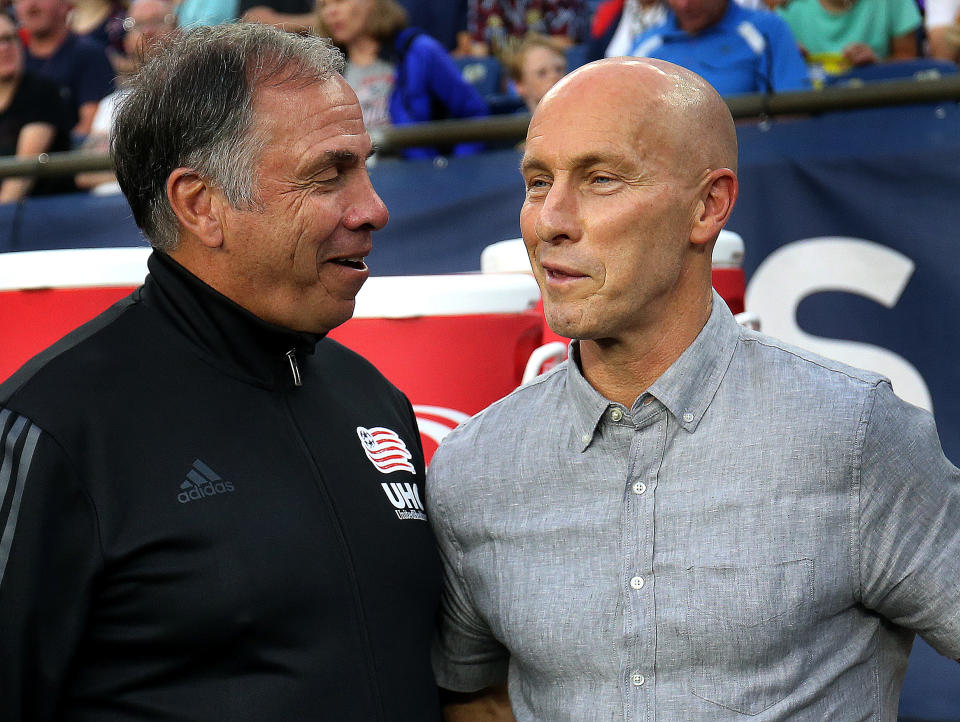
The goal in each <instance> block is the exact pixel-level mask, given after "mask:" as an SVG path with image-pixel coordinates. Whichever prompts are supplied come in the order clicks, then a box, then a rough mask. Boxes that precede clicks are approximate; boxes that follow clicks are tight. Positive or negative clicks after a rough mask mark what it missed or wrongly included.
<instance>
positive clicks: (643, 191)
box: [427, 58, 960, 722]
mask: <svg viewBox="0 0 960 722" xmlns="http://www.w3.org/2000/svg"><path fill="white" fill-rule="evenodd" d="M736 153H737V149H736V133H735V130H734V126H733V121H732V119H731V117H730V114H729V112H728V111H727V109H726V106H725V105H724V104H723V102H722V100H721V98H720V97H719V96H718V95H717V93H716V92H715V91H714V90H713V89H712V88H711V87H710V86H709V85H707V83H706V82H705V81H704V80H703V79H701V78H700V77H698V76H696V75H694V74H693V73H691V72H689V71H687V70H684V69H681V68H679V67H677V66H675V65H671V64H670V63H667V62H665V61H657V60H648V59H645V60H641V59H623V58H621V59H612V60H606V61H600V62H597V63H592V64H590V65H587V66H584V67H583V68H581V69H580V70H578V71H576V72H574V73H573V74H571V75H569V76H567V77H566V78H565V79H564V80H562V81H561V82H560V83H559V84H557V85H556V86H554V88H553V89H552V90H551V91H550V92H549V93H548V94H547V95H546V96H545V98H544V99H543V101H542V102H541V103H540V105H539V106H538V107H537V110H536V112H535V113H534V115H533V118H532V121H531V123H530V129H529V133H528V135H527V142H526V152H525V155H524V158H523V163H522V172H523V177H524V180H525V182H526V188H527V191H526V199H525V201H524V204H523V209H522V211H521V215H520V225H521V229H522V232H523V238H524V241H525V242H526V245H527V249H528V252H529V256H530V263H531V265H532V267H533V272H534V274H535V275H536V278H537V281H538V282H539V284H540V287H541V290H542V293H543V299H544V309H545V312H546V316H547V320H548V322H549V324H550V326H551V328H553V329H554V330H555V331H557V332H558V333H560V334H563V335H565V336H568V337H571V338H573V339H575V340H574V341H573V343H572V345H571V348H570V359H569V361H567V362H566V363H564V364H561V365H560V366H558V367H557V368H555V369H553V370H552V371H550V372H548V373H547V374H545V375H543V376H541V377H540V378H538V379H537V380H536V381H534V382H533V383H531V384H529V385H527V386H525V387H523V388H520V389H518V390H517V391H515V392H514V393H513V394H511V395H510V396H508V397H507V398H505V399H503V400H501V401H499V402H498V403H496V404H494V405H493V406H491V407H490V408H489V409H487V410H486V411H484V412H482V413H480V414H478V415H477V416H475V417H474V418H472V419H471V420H470V421H468V422H466V423H465V424H463V425H462V426H460V427H459V428H458V429H457V430H456V431H454V432H453V433H451V434H450V435H449V436H448V437H447V438H446V440H445V441H444V443H443V444H442V445H441V448H440V450H439V451H438V452H437V454H436V455H435V456H434V457H433V461H432V463H431V466H430V469H429V472H428V474H429V476H428V483H427V505H428V510H429V514H428V516H429V517H430V519H431V522H432V524H433V525H434V531H435V532H436V535H437V538H438V541H439V545H440V549H441V555H442V557H443V561H444V568H445V591H444V596H443V600H442V608H441V614H440V622H439V631H438V635H437V641H436V644H435V647H434V658H433V661H434V671H435V673H436V675H437V679H438V683H439V684H440V686H441V687H442V688H444V689H446V690H449V691H450V692H449V693H448V694H447V698H448V705H447V708H446V715H447V717H446V718H447V719H448V720H451V721H452V720H481V719H484V720H511V719H513V718H514V716H515V718H516V719H517V720H519V721H520V722H526V721H528V720H540V721H549V722H563V721H564V720H570V721H571V722H573V721H576V722H585V721H590V720H603V721H604V722H609V721H610V720H653V719H656V720H670V721H673V720H682V721H683V722H689V721H690V720H710V721H711V722H713V721H716V720H742V719H745V718H746V717H750V718H752V719H755V720H778V721H781V720H824V719H829V720H849V719H854V718H856V719H864V720H866V719H869V720H891V721H892V720H895V719H896V715H897V700H898V696H899V690H900V685H901V683H902V681H903V674H904V670H905V668H906V665H907V656H908V654H909V651H910V646H911V643H912V641H913V637H914V633H915V632H919V633H921V634H922V635H923V636H924V638H926V640H927V641H928V642H930V644H932V645H933V646H934V647H935V648H937V649H938V650H940V651H941V652H942V653H943V654H946V655H949V656H950V657H953V658H956V657H958V656H960V601H958V600H960V594H958V593H957V591H958V590H957V579H960V542H958V535H957V529H960V471H958V470H957V469H956V468H955V467H953V466H952V465H951V464H950V462H948V461H947V459H946V458H944V456H943V453H942V451H941V450H940V444H939V439H938V437H937V432H936V427H935V426H934V423H933V420H932V418H931V417H930V415H929V414H928V413H927V412H925V411H922V410H920V409H917V408H915V407H912V406H910V405H908V404H906V403H904V402H902V401H900V400H899V399H898V398H897V397H896V396H894V395H893V393H892V391H891V388H890V383H889V382H888V381H887V380H886V379H884V378H882V377H880V376H878V375H876V374H873V373H870V372H867V371H860V370H857V369H853V368H850V367H847V366H843V365H842V364H839V363H836V362H834V361H829V360H827V359H823V358H820V357H817V356H814V355H813V354H810V353H808V352H806V351H803V350H800V349H796V348H791V347H788V346H786V345H785V344H783V343H781V342H779V341H777V340H775V339H772V338H769V337H767V336H764V335H761V334H758V333H755V332H752V331H748V330H746V329H743V328H741V327H740V326H738V325H737V323H736V321H735V320H734V319H733V317H732V316H731V314H730V312H729V311H728V309H727V307H726V305H725V304H724V303H723V301H722V299H720V297H719V296H717V295H716V293H714V292H713V290H712V289H711V284H710V281H711V267H710V266H711V263H710V261H711V252H712V249H713V245H714V242H715V241H716V239H717V235H718V234H719V232H720V229H721V228H722V227H723V225H724V223H725V222H726V221H727V219H728V218H729V216H730V212H731V210H732V208H733V205H734V202H735V201H736V197H737V176H736ZM507 683H509V698H508V697H507V694H506V691H505V690H506V687H505V685H506V684H507ZM511 707H512V711H511Z"/></svg>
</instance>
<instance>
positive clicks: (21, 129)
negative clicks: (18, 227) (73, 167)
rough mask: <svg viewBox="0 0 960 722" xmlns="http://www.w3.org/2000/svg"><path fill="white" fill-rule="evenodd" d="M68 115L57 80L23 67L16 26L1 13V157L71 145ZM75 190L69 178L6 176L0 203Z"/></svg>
mask: <svg viewBox="0 0 960 722" xmlns="http://www.w3.org/2000/svg"><path fill="white" fill-rule="evenodd" d="M70 125H71V123H70V114H69V112H68V111H67V109H66V108H65V107H64V104H63V101H62V99H61V97H60V88H59V87H57V85H56V83H54V82H53V81H51V80H47V79H46V78H41V77H38V76H36V75H34V74H33V73H30V72H28V71H26V70H25V68H24V55H23V47H22V46H21V44H20V36H19V35H18V34H17V29H16V26H15V25H14V24H13V21H12V20H11V19H10V18H9V16H7V15H6V14H3V13H0V155H5V156H11V155H15V156H21V157H29V156H36V155H39V154H40V153H46V152H47V151H65V150H69V149H70ZM72 189H73V184H72V183H71V182H70V181H69V180H65V179H62V178H50V179H40V180H38V181H36V182H34V179H33V178H26V177H25V178H5V179H4V180H3V182H2V183H0V203H11V202H13V201H18V200H20V199H21V198H23V197H24V196H26V195H27V194H28V193H29V192H30V191H31V190H32V191H33V192H34V193H45V192H46V193H56V192H65V191H68V190H72Z"/></svg>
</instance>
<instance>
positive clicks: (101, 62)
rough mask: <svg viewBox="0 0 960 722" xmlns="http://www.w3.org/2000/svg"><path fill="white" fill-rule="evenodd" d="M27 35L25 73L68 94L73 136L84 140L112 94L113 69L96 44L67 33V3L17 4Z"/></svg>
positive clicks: (19, 0) (27, 0)
mask: <svg viewBox="0 0 960 722" xmlns="http://www.w3.org/2000/svg"><path fill="white" fill-rule="evenodd" d="M14 7H15V8H16V11H17V19H18V20H19V21H20V25H21V27H22V28H23V29H24V30H25V31H26V33H27V38H28V39H27V46H26V69H27V70H29V71H30V72H32V73H35V74H36V75H40V76H43V77H45V78H49V79H50V80H53V81H54V82H55V83H57V84H58V85H59V86H60V88H61V90H62V91H64V92H65V93H67V94H68V96H69V98H68V103H69V107H70V108H71V110H72V112H73V113H74V114H75V124H74V128H73V132H74V133H75V134H76V135H78V136H85V135H86V134H87V133H88V132H90V124H91V123H93V116H94V115H95V114H96V112H97V104H98V103H99V102H100V99H101V98H103V97H104V96H105V95H107V94H109V93H110V92H111V91H112V90H113V69H112V68H111V66H110V62H109V61H108V60H107V55H106V51H105V50H104V49H103V48H102V47H101V46H100V45H98V44H97V43H95V42H93V41H92V40H88V39H87V38H81V37H78V36H77V35H74V34H73V33H71V32H70V28H69V27H68V26H67V15H68V14H69V12H70V3H69V2H68V1H67V0H16V2H15V3H14Z"/></svg>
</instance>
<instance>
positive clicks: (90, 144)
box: [76, 0, 177, 193]
mask: <svg viewBox="0 0 960 722" xmlns="http://www.w3.org/2000/svg"><path fill="white" fill-rule="evenodd" d="M123 25H124V29H125V32H124V36H123V49H124V51H125V54H126V57H128V58H130V60H131V62H132V67H131V71H136V70H137V69H139V68H140V66H141V65H143V63H144V62H145V61H146V60H147V58H149V57H150V53H151V51H152V50H153V48H154V47H155V46H156V45H157V43H159V42H160V41H162V40H163V39H164V38H166V37H168V36H169V35H170V34H171V33H173V32H175V31H176V27H177V19H176V16H175V15H174V8H173V4H172V3H170V2H169V1H168V0H134V2H133V4H132V5H131V6H130V13H129V15H128V16H127V19H126V20H125V21H124V24H123ZM126 94H127V90H126V88H124V86H123V79H120V81H119V87H118V88H117V89H116V90H115V91H113V92H112V93H110V95H108V96H107V97H105V98H104V99H103V100H101V101H100V106H99V107H98V108H97V114H96V115H95V116H94V118H93V124H92V125H91V128H90V133H89V135H87V138H86V140H84V142H83V149H84V150H88V151H91V152H99V153H106V152H108V151H109V150H110V133H111V130H112V128H113V113H114V110H115V108H116V106H117V103H118V102H119V100H120V99H121V98H122V97H123V96H124V95H126ZM76 182H77V187H78V188H83V189H89V190H95V191H96V192H98V193H107V192H116V193H119V192H120V187H119V186H117V185H116V176H115V175H114V174H113V173H112V172H111V171H101V172H91V173H81V174H80V175H78V176H77V178H76Z"/></svg>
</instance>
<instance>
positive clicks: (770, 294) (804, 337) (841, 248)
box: [746, 236, 933, 411]
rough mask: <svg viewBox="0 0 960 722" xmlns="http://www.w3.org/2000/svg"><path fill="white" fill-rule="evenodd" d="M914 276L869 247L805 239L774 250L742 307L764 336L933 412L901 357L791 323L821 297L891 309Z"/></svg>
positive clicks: (897, 259) (901, 261)
mask: <svg viewBox="0 0 960 722" xmlns="http://www.w3.org/2000/svg"><path fill="white" fill-rule="evenodd" d="M798 269H802V270H798ZM913 270H914V263H913V261H911V260H910V259H909V258H907V257H906V256H905V255H903V254H902V253H900V252H899V251H895V250H893V249H892V248H887V247H886V246H883V245H881V244H879V243H875V242H873V241H865V240H862V239H860V238H844V237H838V236H829V237H822V238H807V239H804V240H802V241H795V242H793V243H789V244H787V245H785V246H783V247H781V248H778V249H777V250H776V251H774V252H773V253H771V254H770V255H769V256H767V257H766V258H765V259H764V260H763V262H762V263H761V264H760V266H759V267H758V268H757V270H756V271H755V272H754V273H753V276H752V277H751V279H750V283H749V285H748V286H747V294H746V307H747V310H749V311H752V312H753V313H756V314H758V315H759V316H760V319H761V322H762V324H763V325H762V329H763V331H764V332H765V333H769V334H770V335H771V336H776V337H777V338H779V339H781V340H783V341H786V342H787V343H791V344H794V345H796V346H800V347H801V348H805V349H809V350H810V351H813V352H814V353H818V354H820V355H822V356H826V357H828V358H832V359H836V360H837V361H842V362H843V363H847V364H850V365H851V366H858V367H860V368H864V369H869V370H870V371H875V372H877V373H881V374H883V375H884V376H887V377H888V378H889V379H890V380H891V382H892V383H893V390H894V391H895V392H896V394H897V396H899V397H900V398H902V399H904V400H905V401H909V402H910V403H912V404H914V405H916V406H920V407H922V408H925V409H927V410H929V411H932V410H933V403H932V400H931V398H930V391H929V389H928V388H927V384H926V382H925V381H924V380H923V376H921V375H920V372H919V371H918V370H917V369H916V367H915V366H914V365H913V364H911V363H910V362H909V361H907V360H906V359H905V358H903V357H902V356H899V355H898V354H895V353H894V352H893V351H889V350H887V349H884V348H880V347H879V346H873V345H871V344H866V343H859V342H855V341H841V340H838V339H828V338H822V337H820V336H814V335H812V334H808V333H805V332H804V331H802V330H801V329H800V327H799V326H798V325H797V321H796V314H797V308H798V307H799V305H800V302H801V301H803V299H804V298H806V297H807V296H811V295H813V294H815V293H819V292H821V291H845V292H847V293H856V294H858V295H861V296H865V297H866V298H869V299H870V300H872V301H876V302H877V303H881V304H883V305H884V306H886V307H887V308H893V307H894V306H895V305H896V304H897V301H899V300H900V296H901V294H902V293H903V289H904V288H906V285H907V283H908V282H909V280H910V277H911V276H912V275H913Z"/></svg>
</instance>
